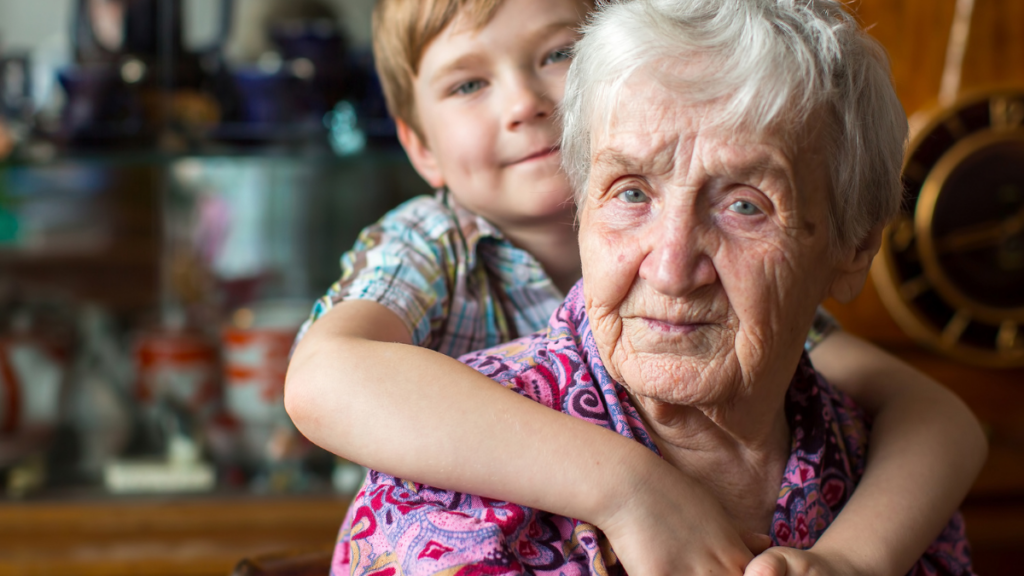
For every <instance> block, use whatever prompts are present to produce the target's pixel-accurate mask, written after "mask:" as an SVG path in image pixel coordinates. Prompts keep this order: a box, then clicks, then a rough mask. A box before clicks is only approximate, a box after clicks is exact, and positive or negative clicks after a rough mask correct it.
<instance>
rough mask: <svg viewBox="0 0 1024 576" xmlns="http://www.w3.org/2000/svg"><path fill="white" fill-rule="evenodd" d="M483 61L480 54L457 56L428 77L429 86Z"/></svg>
mask: <svg viewBox="0 0 1024 576" xmlns="http://www.w3.org/2000/svg"><path fill="white" fill-rule="evenodd" d="M484 59H485V58H484V57H483V56H481V55H480V54H475V53H473V54H463V55H462V56H459V57H458V58H456V59H455V60H452V61H451V62H448V63H447V64H445V65H444V66H441V67H440V68H438V69H437V71H435V72H434V73H433V74H432V75H431V76H430V84H436V83H437V82H439V81H441V80H443V79H444V78H445V77H446V76H448V75H449V74H452V73H454V72H459V71H461V70H466V69H469V68H473V67H474V66H475V65H478V64H479V62H481V61H483V60H484Z"/></svg>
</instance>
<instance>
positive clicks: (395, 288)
mask: <svg viewBox="0 0 1024 576" xmlns="http://www.w3.org/2000/svg"><path fill="white" fill-rule="evenodd" d="M341 269H342V273H341V279H340V280H338V281H337V282H335V283H334V285H332V286H331V287H330V289H329V290H328V291H327V294H325V295H324V296H322V297H321V298H320V299H319V300H317V302H316V304H315V305H314V306H313V312H312V314H310V318H309V319H308V320H307V321H306V322H305V324H303V326H302V328H301V329H300V330H299V335H298V337H297V338H296V342H298V340H299V339H301V338H302V337H303V335H305V333H306V331H307V330H308V329H309V326H310V325H312V323H313V322H315V321H316V320H317V319H318V318H320V317H321V316H323V315H324V314H326V313H327V311H328V310H330V309H331V308H332V307H333V306H334V305H335V304H336V303H338V302H341V301H342V300H353V299H359V300H372V301H374V302H377V303H379V304H383V305H384V306H386V307H388V308H389V309H390V310H391V311H392V312H394V313H395V314H396V315H397V316H398V317H399V318H400V319H401V320H402V322H404V323H405V326H406V328H408V329H409V333H410V334H411V335H412V341H413V343H414V344H416V345H419V346H424V347H427V348H430V349H433V350H437V351H438V352H441V353H443V354H446V355H448V356H451V357H458V356H461V355H463V354H466V353H469V352H474V351H476V350H481V349H483V348H488V347H491V346H496V345H498V344H502V343H504V342H507V341H509V340H512V339H514V338H516V337H518V336H525V335H527V334H531V333H533V332H536V331H537V330H541V329H543V328H545V327H546V326H547V323H548V319H549V317H550V316H551V314H552V312H554V311H555V309H556V308H557V307H558V306H559V305H560V304H561V303H562V300H563V299H564V295H563V294H562V293H561V292H560V291H559V290H558V288H557V287H555V285H554V282H552V280H551V278H549V277H548V275H547V273H546V272H544V269H543V268H542V267H541V265H540V263H539V262H537V260H536V259H535V258H534V257H533V256H532V255H531V254H530V253H529V252H527V251H525V250H522V249H520V248H517V247H515V246H513V245H512V243H511V242H509V241H508V240H506V239H505V237H504V236H503V235H502V233H501V231H500V230H498V229H497V228H495V227H494V226H493V225H492V224H491V223H490V222H488V221H487V220H485V219H483V218H482V217H480V216H477V215H476V214H474V213H472V212H470V211H468V210H466V209H465V208H463V207H462V206H459V205H458V204H457V203H456V202H455V201H454V199H453V198H452V197H451V196H450V195H448V194H446V193H445V192H444V191H439V192H437V193H436V194H435V195H434V196H432V197H431V196H420V197H417V198H414V199H412V200H409V201H408V202H406V203H404V204H402V205H401V206H399V207H397V208H395V209H394V210H392V211H391V212H389V213H388V214H386V215H385V216H384V217H383V218H381V219H380V221H378V222H377V223H376V224H373V225H371V226H369V227H367V228H366V229H364V230H363V231H362V233H361V234H360V235H359V239H358V240H357V241H356V244H355V246H353V248H352V249H351V250H349V251H348V252H346V253H345V254H344V255H343V256H342V257H341ZM836 327H837V324H836V323H835V320H833V319H832V317H831V316H829V315H828V313H827V312H825V311H824V309H822V308H818V314H817V316H816V317H815V319H814V325H813V327H812V328H811V331H810V333H809V334H808V335H807V341H806V343H805V348H806V349H807V350H810V349H811V348H813V347H814V346H815V345H816V344H817V343H818V342H820V341H821V340H823V339H824V338H825V336H827V335H828V333H829V332H831V331H832V330H834V329H835V328H836Z"/></svg>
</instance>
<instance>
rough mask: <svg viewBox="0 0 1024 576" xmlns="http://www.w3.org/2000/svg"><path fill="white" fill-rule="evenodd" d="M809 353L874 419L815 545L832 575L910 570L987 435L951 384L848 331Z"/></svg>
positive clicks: (958, 497)
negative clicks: (858, 466) (864, 453)
mask: <svg viewBox="0 0 1024 576" xmlns="http://www.w3.org/2000/svg"><path fill="white" fill-rule="evenodd" d="M811 359H812V361H813V362H814V366H815V368H817V369H818V371H820V372H821V373H822V374H823V375H824V376H825V377H826V378H827V379H828V380H829V381H830V382H831V383H832V384H834V385H835V386H836V387H838V388H839V389H841V390H842V391H844V392H845V393H847V394H849V395H850V396H851V397H853V399H854V400H855V401H856V402H857V403H858V404H860V405H861V406H862V407H864V408H865V410H867V411H868V413H870V414H872V415H873V416H874V424H873V426H872V431H871V438H870V449H869V450H868V460H867V467H866V469H865V472H864V476H863V478H862V479H861V481H860V483H859V484H858V486H857V489H856V490H855V491H854V493H853V495H852V496H851V498H850V501H849V502H848V503H847V504H846V506H845V507H844V508H843V511H842V512H841V513H840V514H839V515H838V516H837V517H836V519H835V521H834V522H833V523H832V525H831V526H830V527H829V528H828V530H826V531H825V533H824V535H822V537H821V539H820V540H818V542H817V543H816V544H815V545H814V547H813V548H812V549H811V550H810V552H811V554H812V556H818V557H819V558H822V559H825V561H826V563H827V564H828V565H829V566H831V567H833V568H834V569H835V571H829V572H827V573H829V574H842V573H850V574H894V575H895V574H905V573H906V572H907V571H908V570H909V569H910V568H911V566H912V565H913V564H914V562H916V561H917V559H918V558H919V557H920V556H921V555H922V554H923V553H924V551H925V549H926V548H927V547H928V545H929V544H930V543H931V542H932V541H933V540H934V539H935V538H936V537H937V536H938V534H939V533H940V532H941V531H942V529H943V527H944V526H946V524H947V523H948V522H949V519H950V517H951V516H952V515H953V513H954V511H955V510H956V508H957V507H958V506H959V504H960V502H961V501H962V500H963V498H964V496H965V495H966V494H967V491H968V490H969V489H970V487H971V484H972V483H973V482H974V479H975V477H976V476H977V474H978V472H979V471H980V470H981V466H982V464H983V463H984V461H985V457H986V454H987V451H988V444H987V442H986V440H985V436H984V434H983V432H982V430H981V427H980V425H979V424H978V421H977V420H976V419H975V417H974V415H973V414H972V413H971V411H970V410H969V409H968V408H967V406H965V405H964V403H963V402H961V401H960V399H959V398H957V397H956V396H955V395H954V394H953V393H951V392H949V391H948V390H946V389H945V388H944V387H943V386H941V385H940V384H938V383H937V382H935V381H934V380H932V379H930V378H928V377H927V376H925V375H924V374H921V373H920V372H918V371H917V370H915V369H913V368H911V367H910V366H908V365H907V364H905V363H903V362H901V361H900V360H898V359H896V358H894V357H893V356H890V355H889V354H886V353H885V352H883V351H882V350H880V349H878V348H877V347H875V346H873V345H871V344H869V343H867V342H865V341H863V340H861V339H859V338H856V337H854V336H852V335H850V334H848V333H845V332H843V331H836V332H835V333H833V334H831V335H829V336H828V337H827V338H825V340H823V341H822V342H821V343H820V344H819V345H818V346H816V347H815V348H814V349H813V350H812V352H811ZM752 567H753V566H752ZM790 571H791V573H793V574H795V573H798V572H799V570H796V569H795V567H794V565H793V564H790Z"/></svg>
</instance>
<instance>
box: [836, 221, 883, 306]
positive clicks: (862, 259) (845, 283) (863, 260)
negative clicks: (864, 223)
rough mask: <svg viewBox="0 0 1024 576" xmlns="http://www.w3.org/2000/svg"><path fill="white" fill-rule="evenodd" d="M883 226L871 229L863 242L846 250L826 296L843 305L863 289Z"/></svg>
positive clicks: (876, 251) (880, 239)
mask: <svg viewBox="0 0 1024 576" xmlns="http://www.w3.org/2000/svg"><path fill="white" fill-rule="evenodd" d="M883 230H885V225H884V224H879V225H877V226H875V227H874V228H872V229H871V230H870V231H869V232H868V234H867V235H866V236H865V237H864V240H862V241H861V242H860V244H859V245H858V246H856V247H854V248H850V249H849V250H847V251H846V252H845V253H844V254H843V256H842V258H840V260H839V261H838V262H837V263H836V275H835V278H833V279H832V284H831V285H830V286H829V290H828V296H831V297H832V298H834V299H835V300H836V301H838V302H841V303H843V304H845V303H847V302H849V301H851V300H853V299H854V298H856V297H857V295H858V294H860V291H861V289H862V288H864V282H865V281H866V280H867V277H868V271H869V270H871V262H872V261H873V260H874V259H875V254H877V253H878V249H879V248H880V247H881V245H882V231H883Z"/></svg>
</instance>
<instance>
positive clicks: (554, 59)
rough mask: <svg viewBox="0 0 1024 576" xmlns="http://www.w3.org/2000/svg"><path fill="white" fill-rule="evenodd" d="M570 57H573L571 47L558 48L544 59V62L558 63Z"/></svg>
mask: <svg viewBox="0 0 1024 576" xmlns="http://www.w3.org/2000/svg"><path fill="white" fill-rule="evenodd" d="M570 58H572V50H571V49H570V48H568V47H566V48H559V49H558V50H555V51H554V52H552V53H551V54H548V56H547V58H545V59H544V63H545V64H556V63H558V62H562V61H563V60H568V59H570Z"/></svg>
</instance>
